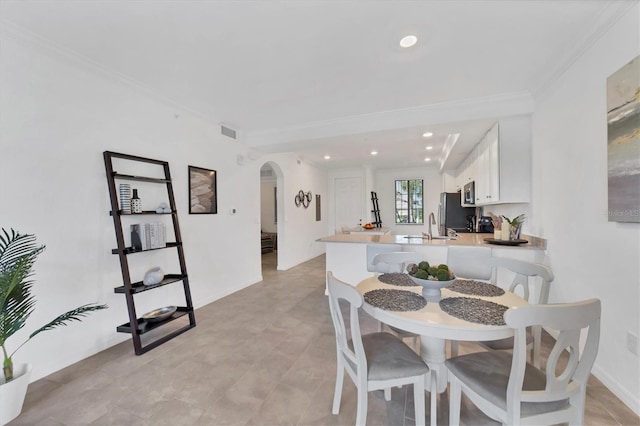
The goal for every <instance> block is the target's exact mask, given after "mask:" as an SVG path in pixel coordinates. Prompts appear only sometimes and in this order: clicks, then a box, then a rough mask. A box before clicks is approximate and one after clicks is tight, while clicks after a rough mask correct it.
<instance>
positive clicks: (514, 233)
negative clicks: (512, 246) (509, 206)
mask: <svg viewBox="0 0 640 426" xmlns="http://www.w3.org/2000/svg"><path fill="white" fill-rule="evenodd" d="M502 217H503V218H504V220H506V221H507V223H508V224H509V226H510V236H511V239H512V240H517V239H519V238H520V231H522V224H523V223H524V220H525V219H526V216H525V215H524V214H521V215H518V216H516V217H514V218H513V219H509V218H508V217H506V216H504V215H503V216H502ZM502 238H503V239H504V236H503V237H502Z"/></svg>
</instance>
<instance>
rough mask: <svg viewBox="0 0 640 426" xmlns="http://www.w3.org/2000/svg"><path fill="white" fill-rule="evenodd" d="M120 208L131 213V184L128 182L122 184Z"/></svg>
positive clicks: (123, 211) (125, 212)
mask: <svg viewBox="0 0 640 426" xmlns="http://www.w3.org/2000/svg"><path fill="white" fill-rule="evenodd" d="M120 210H121V211H122V213H124V214H130V213H131V185H129V184H128V183H121V184H120Z"/></svg>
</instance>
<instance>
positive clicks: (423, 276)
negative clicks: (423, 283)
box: [415, 269, 429, 280]
mask: <svg viewBox="0 0 640 426" xmlns="http://www.w3.org/2000/svg"><path fill="white" fill-rule="evenodd" d="M415 277H416V278H420V279H421V280H426V279H428V278H429V273H428V272H427V271H425V270H424V269H418V271H417V272H416V274H415Z"/></svg>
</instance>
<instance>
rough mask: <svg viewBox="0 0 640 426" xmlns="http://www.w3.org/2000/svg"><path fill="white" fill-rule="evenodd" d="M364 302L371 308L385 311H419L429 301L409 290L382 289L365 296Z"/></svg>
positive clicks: (369, 292)
mask: <svg viewBox="0 0 640 426" xmlns="http://www.w3.org/2000/svg"><path fill="white" fill-rule="evenodd" d="M364 300H365V302H367V303H368V304H370V305H371V306H375V307H376V308H380V309H384V310H385V311H401V312H406V311H419V310H420V309H422V308H424V307H425V306H427V301H426V300H424V297H422V296H420V295H419V294H416V293H413V292H411V291H407V290H392V289H386V288H380V289H376V290H371V291H368V292H366V293H365V294H364Z"/></svg>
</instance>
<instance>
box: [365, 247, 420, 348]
mask: <svg viewBox="0 0 640 426" xmlns="http://www.w3.org/2000/svg"><path fill="white" fill-rule="evenodd" d="M422 260H423V256H422V255H421V254H420V253H416V252H411V251H395V252H388V253H378V254H376V255H375V256H373V259H372V260H371V267H370V268H368V270H369V271H370V272H376V273H402V272H405V271H406V267H407V265H408V264H410V263H415V264H418V263H420V261H422ZM385 326H386V327H387V328H388V329H389V330H390V331H391V332H392V333H393V334H395V335H396V336H398V337H399V338H401V339H403V340H404V339H411V341H412V344H413V350H414V351H416V353H418V354H419V353H420V336H419V335H417V334H415V333H411V332H409V331H405V330H401V329H399V328H396V327H393V326H390V325H389V324H383V323H382V322H379V323H378V331H383V329H384V327H385Z"/></svg>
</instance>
